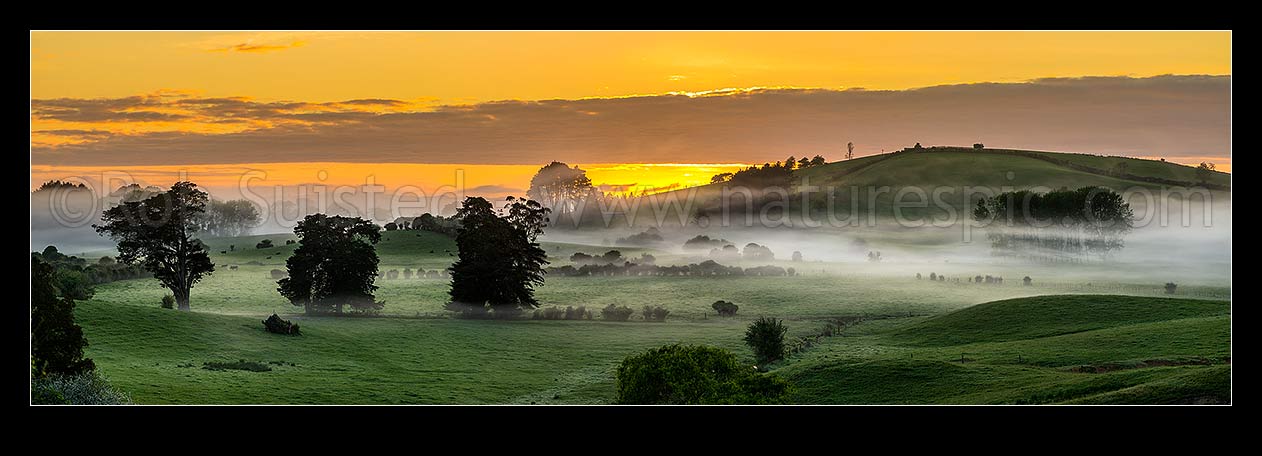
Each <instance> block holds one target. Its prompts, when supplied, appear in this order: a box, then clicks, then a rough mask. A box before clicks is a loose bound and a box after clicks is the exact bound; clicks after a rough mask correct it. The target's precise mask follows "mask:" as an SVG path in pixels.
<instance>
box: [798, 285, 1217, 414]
mask: <svg viewBox="0 0 1262 456" xmlns="http://www.w3.org/2000/svg"><path fill="white" fill-rule="evenodd" d="M916 320H918V321H916ZM826 341H827V342H826V343H824V344H822V345H820V346H818V347H817V348H815V349H813V350H810V351H807V352H805V353H804V354H803V355H800V356H796V357H792V358H790V359H788V360H786V361H784V362H782V363H781V365H782V366H783V367H782V368H780V369H779V371H780V372H781V373H782V374H784V375H785V376H786V377H787V378H789V379H790V380H791V381H792V382H793V383H794V384H795V385H797V386H798V389H797V391H796V395H797V397H796V400H797V401H799V402H803V403H823V404H828V403H840V404H845V403H904V404H915V403H981V404H992V403H993V404H1013V403H1018V404H1019V403H1065V402H1071V403H1150V404H1152V403H1224V402H1229V401H1230V396H1231V388H1230V382H1231V378H1230V375H1231V368H1230V356H1231V351H1230V347H1231V316H1230V304H1229V303H1228V302H1226V301H1193V300H1183V299H1169V298H1144V297H1129V296H1083V295H1061V296H1040V297H1034V298H1021V299H1013V300H1006V301H998V302H992V303H987V304H983V305H978V306H974V307H969V308H967V309H963V310H959V311H956V312H952V313H948V314H945V315H941V316H937V317H929V318H921V319H908V320H907V321H893V320H887V321H878V322H872V323H865V324H861V325H859V326H857V327H855V328H854V329H853V330H852V331H849V332H847V333H846V334H844V335H843V337H833V338H828V339H826Z"/></svg>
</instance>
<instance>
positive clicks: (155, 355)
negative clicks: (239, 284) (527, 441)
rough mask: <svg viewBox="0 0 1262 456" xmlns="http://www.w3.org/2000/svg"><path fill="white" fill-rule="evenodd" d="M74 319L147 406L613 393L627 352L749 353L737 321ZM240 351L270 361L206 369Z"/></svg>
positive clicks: (93, 304) (134, 310)
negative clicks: (284, 330)
mask: <svg viewBox="0 0 1262 456" xmlns="http://www.w3.org/2000/svg"><path fill="white" fill-rule="evenodd" d="M77 318H78V321H79V323H80V324H81V325H82V326H83V327H84V331H85V333H86V335H87V337H88V340H89V341H90V344H91V345H90V346H89V347H88V349H87V355H88V356H90V357H92V358H93V359H94V360H95V361H96V363H97V366H98V368H99V369H100V371H101V372H102V374H104V375H105V376H106V377H107V378H108V379H109V381H110V382H111V383H112V384H114V385H116V386H117V387H118V388H120V389H121V390H123V391H126V392H127V393H128V394H130V395H131V396H132V398H133V399H134V400H135V401H136V402H137V403H144V404H254V403H262V404H286V403H293V404H400V403H406V404H442V403H462V404H480V403H529V402H532V401H533V402H537V403H552V402H567V403H591V402H606V401H609V400H611V399H612V396H613V371H614V369H615V368H616V366H617V363H618V362H620V361H621V360H622V359H623V358H624V357H625V356H627V355H628V354H631V353H635V352H639V351H643V350H647V349H649V348H653V347H657V346H661V345H666V344H670V343H675V342H682V343H704V344H711V345H717V346H720V347H724V348H727V349H729V350H733V351H734V352H736V353H741V354H742V355H744V356H746V357H749V355H748V354H747V353H746V352H747V351H746V350H745V349H744V347H743V345H742V344H741V342H740V336H739V335H740V333H741V331H743V329H744V326H743V324H742V323H741V322H737V321H730V322H729V321H714V320H712V321H710V322H705V323H664V324H652V323H604V322H599V321H591V322H586V321H585V322H566V321H550V322H540V321H463V320H447V319H402V318H301V319H298V320H297V323H299V324H300V325H301V326H302V332H303V335H302V336H282V335H277V334H271V333H268V332H265V331H264V330H263V326H262V324H261V323H260V321H259V320H260V319H259V318H253V317H243V316H231V315H216V314H207V313H199V312H176V311H169V310H162V309H158V308H145V307H139V306H117V305H111V304H109V303H104V302H100V301H87V302H84V303H81V304H80V305H79V308H78V310H77ZM240 360H244V361H247V362H256V363H260V364H262V365H265V366H268V367H270V368H271V371H266V372H251V371H244V370H224V371H217V370H207V369H203V368H202V367H203V365H204V363H207V362H235V361H240Z"/></svg>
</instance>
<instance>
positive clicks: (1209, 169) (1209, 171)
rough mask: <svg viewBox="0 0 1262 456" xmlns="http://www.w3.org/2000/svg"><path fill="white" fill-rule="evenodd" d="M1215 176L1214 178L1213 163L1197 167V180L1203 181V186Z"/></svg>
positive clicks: (1203, 163) (1204, 163)
mask: <svg viewBox="0 0 1262 456" xmlns="http://www.w3.org/2000/svg"><path fill="white" fill-rule="evenodd" d="M1213 176H1214V164H1213V163H1206V162H1201V164H1200V165H1199V166H1197V167H1196V180H1199V181H1201V183H1202V184H1204V183H1207V182H1209V178H1210V177H1213Z"/></svg>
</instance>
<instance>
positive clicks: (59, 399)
mask: <svg viewBox="0 0 1262 456" xmlns="http://www.w3.org/2000/svg"><path fill="white" fill-rule="evenodd" d="M31 393H32V394H31V403H33V404H72V405H112V404H131V403H132V402H131V398H130V397H128V396H127V394H125V393H123V392H121V391H119V390H117V389H114V387H113V386H110V384H109V382H107V381H106V380H105V378H103V377H101V376H100V375H99V374H97V373H96V371H88V372H85V373H82V374H77V375H60V374H54V375H49V376H47V377H44V378H40V379H36V380H35V381H34V382H33V383H32V384H31ZM44 401H47V402H44Z"/></svg>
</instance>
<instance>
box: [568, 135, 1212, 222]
mask: <svg viewBox="0 0 1262 456" xmlns="http://www.w3.org/2000/svg"><path fill="white" fill-rule="evenodd" d="M1118 163H1124V164H1125V165H1126V166H1125V169H1124V172H1123V173H1121V174H1119V172H1118V170H1117V169H1116V168H1115V166H1116V165H1117V164H1118ZM794 179H795V182H794V185H795V186H797V185H801V184H802V183H808V184H809V185H812V186H817V187H821V188H820V189H818V190H816V193H815V196H816V197H817V198H816V199H817V200H818V201H816V202H815V203H814V204H815V205H817V206H820V207H822V206H823V204H824V201H825V200H826V196H825V194H826V192H827V191H829V190H830V187H831V189H832V190H834V191H835V201H837V202H838V203H835V204H836V205H837V207H840V208H842V209H843V210H844V209H845V208H848V207H849V204H850V201H851V199H852V198H853V199H854V200H856V201H857V202H858V207H859V208H860V209H861V210H865V211H866V209H867V208H868V207H870V206H871V207H875V209H876V210H875V212H876V214H877V215H880V216H892V215H893V211H892V209H891V207H892V204H893V200H894V195H896V194H897V193H898V192H899V190H900V189H903V188H906V187H918V188H920V189H922V190H923V191H924V192H925V194H927V195H929V194H933V192H934V191H935V190H936V189H939V188H943V187H946V188H950V189H952V191H951V192H949V193H944V194H941V195H940V198H941V200H942V201H943V202H945V203H947V204H949V205H951V206H953V207H954V208H956V209H957V210H960V209H967V208H969V207H971V203H970V199H969V195H966V194H963V192H964V191H966V189H967V188H968V187H974V188H980V187H985V188H989V189H990V190H992V191H996V192H998V191H1005V190H1008V189H1012V190H1023V189H1031V188H1040V187H1041V188H1044V189H1056V188H1061V187H1068V188H1079V187H1084V186H1102V187H1108V188H1112V189H1114V190H1117V191H1123V190H1127V189H1131V188H1136V187H1138V188H1146V189H1150V190H1159V189H1161V188H1162V187H1163V186H1174V185H1177V186H1184V187H1192V186H1196V185H1199V180H1198V177H1197V176H1196V169H1195V168H1193V167H1190V166H1185V165H1180V164H1176V163H1169V162H1162V161H1159V160H1145V159H1137V158H1129V157H1110V156H1098V155H1090V154H1079V153H1059V152H1045V151H1026V150H1009V149H982V150H975V149H971V148H964V147H933V148H926V149H906V150H903V151H898V152H891V153H886V154H880V155H871V156H867V157H860V158H855V159H852V160H845V161H838V162H832V163H828V164H824V165H820V166H815V167H811V168H806V169H802V170H797V171H795V172H794ZM1207 182H1208V184H1209V185H1210V186H1211V190H1213V191H1214V192H1216V193H1219V194H1223V195H1224V196H1225V197H1227V198H1230V192H1229V191H1225V190H1227V189H1229V188H1230V185H1231V175H1230V174H1227V173H1222V172H1213V173H1211V175H1210V177H1209V179H1208V181H1207ZM881 187H889V190H888V191H885V192H881V191H872V190H871V189H879V188H881ZM723 188H724V184H710V185H704V186H699V187H692V188H687V189H681V190H675V191H672V192H665V193H662V194H658V195H651V196H648V197H644V198H641V205H642V206H644V207H648V206H649V205H650V204H651V203H652V202H653V201H666V200H669V199H678V200H681V201H683V200H686V199H687V198H688V197H689V196H692V197H693V198H694V200H695V201H697V202H698V203H697V204H698V205H701V206H705V207H711V208H717V207H718V204H719V198H720V196H721V195H722V192H723ZM793 190H794V191H796V190H797V187H795V189H793ZM907 198H908V199H905V201H916V199H915V197H907ZM799 200H800V199H799V198H796V197H794V198H791V201H790V207H795V205H796V204H797V203H798V201H799ZM869 201H871V203H869ZM733 204H736V205H737V206H735V207H734V209H735V210H736V211H737V212H739V210H740V207H741V206H739V205H741V204H744V201H743V200H741V199H734V200H733ZM678 212H679V211H678V210H673V209H672V210H669V211H667V212H666V213H667V215H668V216H667V217H666V219H667V220H677V219H678V216H677V215H676V214H677V213H678ZM903 213H904V214H905V215H907V216H908V217H916V218H920V217H926V216H927V217H937V218H941V217H944V216H945V213H943V212H942V211H933V210H931V209H920V208H915V207H905V208H904V210H903ZM616 218H617V217H615V219H616ZM685 218H686V217H685ZM592 220H593V221H594V220H597V219H595V218H592ZM652 220H653V213H652V212H650V211H646V210H642V211H640V212H639V213H637V217H636V225H638V226H650V225H653V223H651V221H652ZM586 223H587V222H585V224H586Z"/></svg>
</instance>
